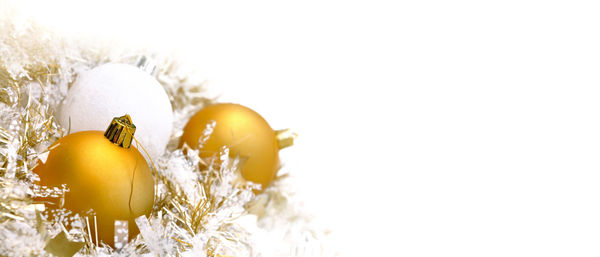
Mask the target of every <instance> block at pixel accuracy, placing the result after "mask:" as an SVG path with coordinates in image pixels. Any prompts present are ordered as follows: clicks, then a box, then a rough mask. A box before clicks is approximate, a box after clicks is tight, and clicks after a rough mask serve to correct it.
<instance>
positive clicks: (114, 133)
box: [104, 114, 135, 148]
mask: <svg viewBox="0 0 600 257" xmlns="http://www.w3.org/2000/svg"><path fill="white" fill-rule="evenodd" d="M133 134H135V125H133V122H132V121H131V117H130V116H129V114H125V115H124V116H121V117H115V118H113V120H112V121H111V122H110V125H109V126H108V128H107V129H106V132H104V137H106V138H107V139H108V140H110V141H111V142H113V143H114V144H116V145H118V146H120V147H123V148H130V147H131V141H132V140H133Z"/></svg>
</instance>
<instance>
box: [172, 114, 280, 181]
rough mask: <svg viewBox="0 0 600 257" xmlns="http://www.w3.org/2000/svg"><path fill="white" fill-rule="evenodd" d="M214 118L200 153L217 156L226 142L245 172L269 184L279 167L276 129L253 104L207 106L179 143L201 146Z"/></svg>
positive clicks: (246, 176)
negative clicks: (255, 109) (251, 106)
mask: <svg viewBox="0 0 600 257" xmlns="http://www.w3.org/2000/svg"><path fill="white" fill-rule="evenodd" d="M211 121H215V122H216V123H215V127H214V129H213V131H212V134H210V137H209V138H208V140H207V141H206V142H205V143H204V144H203V145H202V147H201V148H200V157H202V158H210V157H216V158H214V159H213V160H214V161H216V160H218V155H219V151H220V150H221V148H222V147H223V146H227V147H228V148H229V155H230V156H231V157H239V158H240V159H241V163H242V167H241V173H242V176H243V177H244V178H245V179H247V180H249V181H252V182H255V183H259V184H261V185H262V189H264V188H266V187H267V186H268V185H269V184H270V183H271V181H272V180H273V179H274V178H275V176H276V174H277V170H278V168H279V149H280V148H281V146H280V143H279V142H278V138H277V132H276V131H274V130H273V129H272V128H271V126H269V124H268V123H267V122H266V121H265V119H264V118H263V117H261V116H260V115H259V114H258V113H256V112H255V111H253V110H251V109H250V108H247V107H244V106H242V105H239V104H230V103H221V104H214V105H210V106H207V107H205V108H204V109H202V110H200V111H199V112H198V113H196V114H195V115H194V116H193V117H192V118H191V119H190V121H189V122H188V123H187V125H186V126H185V128H184V129H183V135H182V137H181V142H180V146H181V145H183V143H186V144H187V145H188V146H190V147H191V148H198V142H199V139H200V138H201V137H202V135H203V132H204V130H205V129H206V128H207V125H208V124H209V123H210V122H211Z"/></svg>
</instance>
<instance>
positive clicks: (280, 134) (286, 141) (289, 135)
mask: <svg viewBox="0 0 600 257" xmlns="http://www.w3.org/2000/svg"><path fill="white" fill-rule="evenodd" d="M275 137H276V138H277V144H278V145H279V149H283V148H286V147H289V146H292V145H294V139H296V137H298V134H296V133H294V132H293V131H292V130H291V129H281V130H275Z"/></svg>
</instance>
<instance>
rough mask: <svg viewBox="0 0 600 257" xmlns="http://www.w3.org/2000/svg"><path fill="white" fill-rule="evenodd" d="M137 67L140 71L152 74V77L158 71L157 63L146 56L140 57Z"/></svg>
mask: <svg viewBox="0 0 600 257" xmlns="http://www.w3.org/2000/svg"><path fill="white" fill-rule="evenodd" d="M135 66H136V67H138V68H139V69H140V70H142V71H144V72H146V73H148V74H150V75H151V76H154V75H155V72H156V71H157V69H156V61H154V59H152V58H149V57H147V56H145V55H142V56H140V58H138V60H137V62H136V64H135Z"/></svg>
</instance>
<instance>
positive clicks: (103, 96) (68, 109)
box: [57, 58, 173, 160]
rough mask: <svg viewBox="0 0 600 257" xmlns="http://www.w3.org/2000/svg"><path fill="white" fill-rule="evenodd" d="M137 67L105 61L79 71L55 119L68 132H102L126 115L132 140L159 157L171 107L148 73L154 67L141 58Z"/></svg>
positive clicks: (166, 136) (167, 133) (169, 124)
mask: <svg viewBox="0 0 600 257" xmlns="http://www.w3.org/2000/svg"><path fill="white" fill-rule="evenodd" d="M138 67H139V68H138ZM138 67H136V66H133V65H128V64H117V63H109V64H103V65H100V66H98V67H96V68H94V69H91V70H89V71H87V72H83V73H81V74H79V76H78V77H77V79H76V81H75V82H74V83H73V85H72V86H71V88H70V89H69V91H68V94H67V97H66V98H65V99H64V101H63V102H62V105H61V106H60V107H59V110H58V115H57V118H58V122H59V123H60V124H61V125H62V126H63V127H64V128H69V126H70V131H71V133H74V132H78V131H86V130H101V131H103V130H105V129H106V124H108V123H110V121H111V120H112V119H113V118H114V117H119V116H122V115H124V114H129V115H130V116H131V119H132V120H133V122H135V124H136V131H135V137H136V139H137V140H138V141H139V142H140V143H141V144H142V146H143V147H144V148H145V149H146V150H147V151H148V154H149V155H150V156H151V157H152V158H153V159H156V158H158V157H160V156H161V155H162V154H163V152H164V151H165V148H166V146H167V143H168V141H169V138H170V136H171V130H172V127H173V110H172V108H171V102H170V101H169V97H168V95H167V93H166V92H165V90H164V89H163V87H162V86H161V85H160V84H159V83H158V81H156V79H155V78H154V77H153V76H151V75H150V74H149V73H151V72H152V70H153V69H154V66H152V65H151V64H150V65H149V64H148V62H147V59H145V58H142V59H141V61H140V63H139V64H138ZM148 71H149V72H148ZM134 146H136V144H135V143H134ZM138 148H141V147H138ZM140 152H142V153H143V150H142V149H140ZM144 157H146V156H144ZM146 160H148V158H147V157H146Z"/></svg>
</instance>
